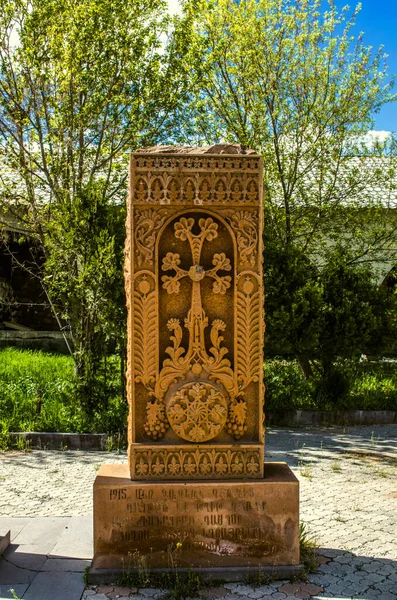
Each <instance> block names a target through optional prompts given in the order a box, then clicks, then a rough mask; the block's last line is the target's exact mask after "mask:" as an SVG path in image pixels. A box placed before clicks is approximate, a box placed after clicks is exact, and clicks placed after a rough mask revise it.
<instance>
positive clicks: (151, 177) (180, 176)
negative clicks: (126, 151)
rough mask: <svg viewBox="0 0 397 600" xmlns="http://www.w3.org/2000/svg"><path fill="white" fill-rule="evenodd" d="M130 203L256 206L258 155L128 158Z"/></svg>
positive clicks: (137, 155)
mask: <svg viewBox="0 0 397 600" xmlns="http://www.w3.org/2000/svg"><path fill="white" fill-rule="evenodd" d="M131 166H132V168H133V169H134V178H133V180H132V188H131V199H132V202H133V203H134V204H147V203H151V204H154V205H156V204H160V205H161V204H162V205H168V204H180V203H183V204H198V205H201V204H204V203H205V204H212V203H217V204H218V203H220V204H222V203H225V204H230V203H231V202H232V203H243V204H247V203H250V204H258V203H259V202H260V191H259V189H258V169H259V167H260V157H258V156H255V157H253V156H247V157H244V156H238V157H236V156H233V157H225V156H221V155H220V156H219V155H218V156H183V155H175V156H169V155H168V156H158V155H157V156H153V155H150V154H149V155H145V154H141V155H139V154H136V155H134V157H133V159H132V165H131Z"/></svg>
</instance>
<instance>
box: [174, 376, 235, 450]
mask: <svg viewBox="0 0 397 600" xmlns="http://www.w3.org/2000/svg"><path fill="white" fill-rule="evenodd" d="M167 416H168V420H169V422H170V424H171V427H172V429H173V430H174V431H175V433H177V434H178V435H179V436H180V437H181V438H183V439H185V440H188V441H189V442H206V441H207V440H211V439H212V438H214V437H215V436H216V435H217V434H218V433H219V432H220V431H221V430H222V429H223V427H224V425H225V422H226V417H227V400H226V398H225V396H224V394H222V392H221V391H220V390H218V389H216V388H215V387H214V386H213V385H211V384H209V383H203V382H193V383H187V384H185V385H183V386H182V387H181V388H179V390H178V391H177V392H176V393H175V394H174V395H173V397H172V398H171V400H170V402H169V403H168V405H167Z"/></svg>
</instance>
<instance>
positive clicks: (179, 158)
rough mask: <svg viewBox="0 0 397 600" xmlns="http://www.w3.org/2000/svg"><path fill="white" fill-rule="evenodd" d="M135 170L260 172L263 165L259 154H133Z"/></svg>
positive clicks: (132, 161) (132, 163) (132, 160)
mask: <svg viewBox="0 0 397 600" xmlns="http://www.w3.org/2000/svg"><path fill="white" fill-rule="evenodd" d="M131 165H132V167H133V169H134V170H136V171H141V172H146V171H157V170H161V171H168V172H175V171H178V172H181V171H182V172H185V171H189V172H190V171H195V172H204V171H208V170H211V169H215V170H216V171H218V172H228V171H229V172H239V171H242V172H245V173H252V174H254V173H255V174H258V175H259V173H260V169H261V165H262V157H261V156H259V155H250V154H248V155H244V154H145V153H139V154H135V153H134V154H131Z"/></svg>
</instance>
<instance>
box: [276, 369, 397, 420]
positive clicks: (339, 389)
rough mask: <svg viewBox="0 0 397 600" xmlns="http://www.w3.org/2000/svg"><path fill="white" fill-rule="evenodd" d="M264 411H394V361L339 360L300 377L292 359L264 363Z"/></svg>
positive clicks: (396, 392) (396, 371) (396, 379)
mask: <svg viewBox="0 0 397 600" xmlns="http://www.w3.org/2000/svg"><path fill="white" fill-rule="evenodd" d="M265 385H266V393H265V412H266V411H267V410H277V409H279V410H397V361H392V360H389V361H388V360H377V361H358V360H357V361H353V360H339V361H338V362H337V363H336V365H335V366H334V368H333V370H332V371H331V372H330V373H329V374H326V375H324V374H322V371H321V370H320V369H317V370H315V373H314V377H313V379H312V380H309V381H306V380H304V379H303V378H302V375H301V373H300V369H299V366H298V363H297V361H296V360H281V359H279V358H274V359H269V360H267V361H266V363H265Z"/></svg>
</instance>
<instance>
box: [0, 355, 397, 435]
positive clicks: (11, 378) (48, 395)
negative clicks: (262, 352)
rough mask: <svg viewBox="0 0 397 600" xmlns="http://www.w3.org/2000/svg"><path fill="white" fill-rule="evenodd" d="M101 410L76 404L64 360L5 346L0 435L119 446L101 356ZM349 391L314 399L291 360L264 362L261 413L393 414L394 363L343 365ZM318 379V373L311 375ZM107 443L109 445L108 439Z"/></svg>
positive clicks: (116, 399) (116, 404)
mask: <svg viewBox="0 0 397 600" xmlns="http://www.w3.org/2000/svg"><path fill="white" fill-rule="evenodd" d="M107 365H108V367H109V371H108V373H109V376H108V380H107V387H106V398H105V400H106V402H105V408H102V409H99V408H98V410H96V411H94V413H93V414H91V415H87V414H86V412H85V410H84V407H83V406H82V405H81V404H80V402H79V400H78V394H77V392H76V389H77V386H76V378H75V374H74V364H73V360H72V359H71V358H70V357H69V356H63V355H54V354H47V353H44V352H37V351H29V350H17V349H14V348H8V349H6V350H2V351H0V436H1V435H3V434H7V432H8V431H61V432H79V433H89V432H98V433H99V432H106V433H115V434H116V436H114V438H112V440H114V444H116V446H117V445H120V439H121V438H122V437H123V436H122V435H121V436H120V435H119V436H118V437H117V432H119V431H120V432H123V431H124V430H125V428H126V422H127V412H128V410H127V404H126V402H125V400H124V399H123V398H122V397H121V395H120V363H119V359H118V357H117V356H111V357H108V358H107ZM338 368H339V369H342V371H343V373H344V374H346V375H347V377H348V379H349V384H350V390H349V392H348V393H347V395H345V396H344V397H343V398H341V399H340V400H338V401H337V402H336V403H331V402H327V400H326V399H325V398H324V396H319V395H316V392H315V390H316V384H317V383H318V379H317V380H316V378H314V379H313V380H312V381H305V380H304V379H303V377H302V375H301V373H300V369H299V366H298V364H297V363H296V361H294V360H283V359H277V358H276V359H270V360H267V361H266V363H265V383H266V402H265V407H266V410H274V409H292V410H293V409H295V410H332V409H334V410H336V409H341V410H346V409H352V410H397V363H394V362H386V361H377V362H375V361H366V362H363V363H359V362H353V361H343V362H341V363H340V364H338ZM317 377H318V375H317ZM112 443H113V441H112Z"/></svg>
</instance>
